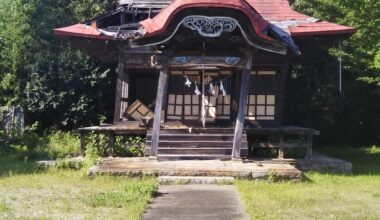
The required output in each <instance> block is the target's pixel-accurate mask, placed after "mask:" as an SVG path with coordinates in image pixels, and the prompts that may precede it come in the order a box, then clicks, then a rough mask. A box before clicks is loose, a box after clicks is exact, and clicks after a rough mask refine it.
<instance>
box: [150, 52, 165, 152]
mask: <svg viewBox="0 0 380 220" xmlns="http://www.w3.org/2000/svg"><path fill="white" fill-rule="evenodd" d="M159 60H160V61H159V62H158V63H155V65H156V66H157V68H158V69H160V77H159V79H158V86H157V96H156V106H155V109H154V119H153V127H152V144H151V148H150V158H151V159H157V154H158V142H159V138H160V126H161V113H162V106H163V102H164V96H165V93H166V91H165V90H166V89H167V83H168V77H169V60H168V58H166V57H163V56H161V57H160V59H159Z"/></svg>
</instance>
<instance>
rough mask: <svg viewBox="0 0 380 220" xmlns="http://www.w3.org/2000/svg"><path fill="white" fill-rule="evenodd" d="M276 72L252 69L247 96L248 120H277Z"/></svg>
mask: <svg viewBox="0 0 380 220" xmlns="http://www.w3.org/2000/svg"><path fill="white" fill-rule="evenodd" d="M275 94H276V72H275V71H252V77H251V80H250V90H249V95H248V97H247V107H246V119H247V120H275V112H276V95H275Z"/></svg>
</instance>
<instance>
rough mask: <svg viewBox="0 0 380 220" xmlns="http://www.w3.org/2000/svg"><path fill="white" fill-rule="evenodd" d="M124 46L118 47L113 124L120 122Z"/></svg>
mask: <svg viewBox="0 0 380 220" xmlns="http://www.w3.org/2000/svg"><path fill="white" fill-rule="evenodd" d="M124 48H125V46H124V45H120V46H119V55H118V66H117V82H116V94H115V109H114V114H113V122H114V123H118V122H120V113H121V111H120V107H121V96H122V90H123V78H124V60H125V55H124Z"/></svg>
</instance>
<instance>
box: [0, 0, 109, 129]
mask: <svg viewBox="0 0 380 220" xmlns="http://www.w3.org/2000/svg"><path fill="white" fill-rule="evenodd" d="M114 3H115V1H100V0H82V1H71V0H61V1H54V0H32V1H29V0H28V1H26V0H16V1H13V0H4V1H1V2H0V38H1V44H0V48H1V50H0V57H1V59H0V82H1V83H0V105H9V104H15V103H16V104H22V105H23V106H24V108H25V109H26V110H27V111H28V116H29V121H31V122H32V123H33V121H39V122H40V123H41V126H42V128H46V127H51V126H54V127H56V128H75V127H79V126H83V125H86V124H93V123H97V121H98V115H99V114H103V115H109V114H110V112H107V109H111V110H112V107H110V106H112V99H109V98H108V97H110V96H113V91H112V90H110V89H109V87H110V86H111V85H112V83H111V82H112V81H113V80H112V77H113V75H114V74H111V73H112V71H111V69H114V68H113V67H112V66H105V65H103V64H101V63H99V62H97V61H95V60H93V59H91V58H89V57H87V56H86V55H84V54H83V53H81V52H79V51H78V50H75V49H72V48H70V47H69V46H68V45H67V44H65V43H64V41H62V40H61V39H59V38H58V37H57V36H55V35H54V34H53V33H52V30H53V29H54V28H56V27H60V26H64V25H69V24H71V23H74V22H75V21H83V20H84V17H87V18H89V17H92V16H95V15H99V14H101V13H104V12H105V11H106V10H108V9H109V7H112V5H113V4H114ZM88 5H91V7H88Z"/></svg>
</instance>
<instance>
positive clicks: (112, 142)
mask: <svg viewBox="0 0 380 220" xmlns="http://www.w3.org/2000/svg"><path fill="white" fill-rule="evenodd" d="M107 147H108V152H107V154H108V156H111V157H112V156H114V147H115V134H114V133H113V132H110V133H109V134H108V146H107Z"/></svg>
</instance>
